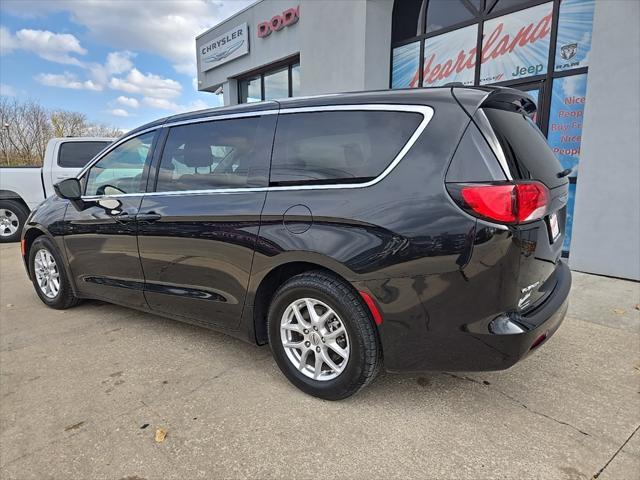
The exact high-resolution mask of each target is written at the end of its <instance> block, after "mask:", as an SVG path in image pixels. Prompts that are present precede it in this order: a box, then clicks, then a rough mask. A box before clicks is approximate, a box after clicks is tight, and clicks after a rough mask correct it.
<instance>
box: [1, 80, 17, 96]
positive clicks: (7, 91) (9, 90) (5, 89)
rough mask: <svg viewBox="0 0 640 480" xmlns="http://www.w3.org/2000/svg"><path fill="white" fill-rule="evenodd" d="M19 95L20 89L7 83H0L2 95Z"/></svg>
mask: <svg viewBox="0 0 640 480" xmlns="http://www.w3.org/2000/svg"><path fill="white" fill-rule="evenodd" d="M16 95H18V91H17V90H16V89H15V88H13V87H12V86H11V85H7V84H6V83H0V97H15V96H16Z"/></svg>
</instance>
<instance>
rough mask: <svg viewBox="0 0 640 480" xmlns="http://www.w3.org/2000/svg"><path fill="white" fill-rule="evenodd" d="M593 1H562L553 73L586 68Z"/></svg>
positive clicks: (589, 48)
mask: <svg viewBox="0 0 640 480" xmlns="http://www.w3.org/2000/svg"><path fill="white" fill-rule="evenodd" d="M594 8H595V0H563V1H562V3H560V14H559V17H558V42H557V43H556V58H555V62H554V64H555V71H556V72H558V71H562V70H567V69H570V68H580V67H586V66H588V64H589V62H588V58H589V51H590V50H591V27H592V25H593V9H594Z"/></svg>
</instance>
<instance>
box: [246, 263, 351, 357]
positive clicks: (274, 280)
mask: <svg viewBox="0 0 640 480" xmlns="http://www.w3.org/2000/svg"><path fill="white" fill-rule="evenodd" d="M310 271H321V272H325V273H327V274H329V275H331V276H333V277H336V278H338V279H340V280H342V281H343V282H345V283H346V284H347V285H349V286H351V288H353V289H354V290H356V289H355V287H354V286H353V283H352V282H350V281H349V280H348V279H347V278H346V277H345V275H342V274H341V273H340V272H338V271H337V269H333V268H330V267H328V266H326V265H323V264H320V263H315V262H311V261H298V260H292V261H288V262H286V263H281V264H279V265H277V266H275V267H273V268H272V269H271V270H270V271H269V272H268V273H267V274H266V275H264V276H263V277H262V279H261V280H260V282H259V284H258V286H257V288H256V290H255V295H254V297H253V328H254V332H255V340H256V343H257V344H258V345H265V344H267V343H268V333H267V314H268V311H269V305H270V304H271V300H272V299H273V295H274V294H275V292H276V290H277V289H278V287H280V285H282V284H283V283H284V282H286V281H287V280H289V279H290V278H292V277H294V276H296V275H299V274H301V273H305V272H310Z"/></svg>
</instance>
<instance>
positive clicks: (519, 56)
mask: <svg viewBox="0 0 640 480" xmlns="http://www.w3.org/2000/svg"><path fill="white" fill-rule="evenodd" d="M552 11H553V3H552V2H549V3H543V4H542V5H538V6H535V7H531V8H527V9H525V10H520V11H518V12H515V13H511V14H509V15H505V16H502V17H498V18H494V19H491V20H487V21H486V22H485V23H484V38H483V41H482V56H481V63H482V66H481V68H480V84H483V85H484V84H487V83H498V82H506V81H508V80H516V79H519V78H526V77H531V76H536V75H544V74H545V73H547V63H548V61H549V43H550V37H551V22H552Z"/></svg>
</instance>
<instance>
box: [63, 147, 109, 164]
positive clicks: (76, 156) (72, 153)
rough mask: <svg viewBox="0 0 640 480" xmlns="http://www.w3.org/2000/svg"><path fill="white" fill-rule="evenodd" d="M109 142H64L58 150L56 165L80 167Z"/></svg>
mask: <svg viewBox="0 0 640 480" xmlns="http://www.w3.org/2000/svg"><path fill="white" fill-rule="evenodd" d="M110 143H111V142H64V143H63V144H61V145H60V150H59V152H58V166H60V167H64V168H82V167H84V166H85V165H86V164H87V163H89V160H91V159H92V158H93V157H95V156H96V155H97V154H98V152H100V151H102V150H103V149H104V148H105V147H106V146H107V145H109V144H110Z"/></svg>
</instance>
